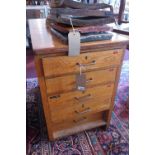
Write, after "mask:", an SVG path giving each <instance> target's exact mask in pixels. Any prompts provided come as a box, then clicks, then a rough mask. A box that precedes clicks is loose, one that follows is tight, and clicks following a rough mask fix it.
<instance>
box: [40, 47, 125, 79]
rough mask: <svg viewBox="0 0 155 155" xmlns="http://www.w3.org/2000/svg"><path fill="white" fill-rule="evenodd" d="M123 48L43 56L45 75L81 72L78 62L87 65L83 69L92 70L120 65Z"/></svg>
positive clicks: (52, 75)
mask: <svg viewBox="0 0 155 155" xmlns="http://www.w3.org/2000/svg"><path fill="white" fill-rule="evenodd" d="M122 54H123V50H109V51H98V52H93V53H84V54H80V55H79V56H75V57H68V56H58V57H46V58H43V59H42V61H43V68H44V75H45V77H54V76H59V75H64V74H71V73H79V72H80V67H79V65H78V64H82V65H86V66H84V67H82V71H84V72H85V71H90V70H94V69H98V68H103V67H108V66H111V65H114V66H116V65H119V64H120V61H121V57H122Z"/></svg>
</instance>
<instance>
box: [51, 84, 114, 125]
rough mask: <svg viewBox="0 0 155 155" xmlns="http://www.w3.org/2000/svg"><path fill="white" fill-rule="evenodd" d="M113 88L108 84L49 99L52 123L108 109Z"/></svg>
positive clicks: (112, 85)
mask: <svg viewBox="0 0 155 155" xmlns="http://www.w3.org/2000/svg"><path fill="white" fill-rule="evenodd" d="M113 88H114V84H108V85H104V86H98V87H94V88H91V89H88V90H87V91H85V92H79V91H75V92H72V93H64V94H61V95H60V97H59V99H49V107H50V112H51V119H52V122H63V121H65V120H68V119H71V118H76V117H79V116H86V115H89V114H93V113H96V112H100V111H103V110H107V109H109V108H110V105H111V98H112V93H113Z"/></svg>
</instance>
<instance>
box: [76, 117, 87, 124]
mask: <svg viewBox="0 0 155 155" xmlns="http://www.w3.org/2000/svg"><path fill="white" fill-rule="evenodd" d="M85 119H87V117H82V118H81V119H78V120H73V122H74V123H79V122H82V121H84V120H85Z"/></svg>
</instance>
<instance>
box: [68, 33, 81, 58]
mask: <svg viewBox="0 0 155 155" xmlns="http://www.w3.org/2000/svg"><path fill="white" fill-rule="evenodd" d="M68 46H69V52H68V56H77V55H79V54H80V33H79V32H76V31H73V32H69V34H68Z"/></svg>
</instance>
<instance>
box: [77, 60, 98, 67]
mask: <svg viewBox="0 0 155 155" xmlns="http://www.w3.org/2000/svg"><path fill="white" fill-rule="evenodd" d="M95 64H96V61H95V60H93V61H92V62H90V63H88V64H80V63H77V64H76V65H78V66H82V67H88V66H91V65H95Z"/></svg>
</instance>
